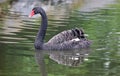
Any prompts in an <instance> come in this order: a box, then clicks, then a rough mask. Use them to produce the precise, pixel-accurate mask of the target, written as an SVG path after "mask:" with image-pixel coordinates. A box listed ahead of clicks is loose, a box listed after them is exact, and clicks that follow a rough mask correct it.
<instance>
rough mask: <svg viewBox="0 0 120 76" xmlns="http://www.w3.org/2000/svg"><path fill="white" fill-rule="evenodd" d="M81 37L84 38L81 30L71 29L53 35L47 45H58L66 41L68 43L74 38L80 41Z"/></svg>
mask: <svg viewBox="0 0 120 76" xmlns="http://www.w3.org/2000/svg"><path fill="white" fill-rule="evenodd" d="M83 37H84V33H83V30H82V29H72V30H66V31H63V32H61V33H59V34H57V35H55V36H54V37H52V38H51V39H50V40H49V41H48V42H47V43H50V44H60V43H63V42H67V41H70V40H72V39H75V38H79V39H80V38H83Z"/></svg>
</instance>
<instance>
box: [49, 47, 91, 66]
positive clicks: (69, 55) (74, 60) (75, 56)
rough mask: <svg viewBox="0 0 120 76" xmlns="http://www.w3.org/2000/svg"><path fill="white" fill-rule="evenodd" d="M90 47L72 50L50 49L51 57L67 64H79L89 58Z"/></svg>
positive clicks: (59, 62)
mask: <svg viewBox="0 0 120 76" xmlns="http://www.w3.org/2000/svg"><path fill="white" fill-rule="evenodd" d="M89 53H90V49H88V48H86V49H81V50H70V51H50V53H49V57H50V59H52V60H54V61H55V62H57V63H58V64H63V65H67V66H74V67H75V66H79V65H80V64H81V63H83V61H84V60H85V59H87V56H88V54H89Z"/></svg>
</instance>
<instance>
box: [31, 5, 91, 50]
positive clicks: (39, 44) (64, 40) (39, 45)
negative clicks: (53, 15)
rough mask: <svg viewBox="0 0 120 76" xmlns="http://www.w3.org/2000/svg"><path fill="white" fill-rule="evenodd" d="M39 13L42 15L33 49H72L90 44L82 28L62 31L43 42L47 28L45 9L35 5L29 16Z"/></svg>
mask: <svg viewBox="0 0 120 76" xmlns="http://www.w3.org/2000/svg"><path fill="white" fill-rule="evenodd" d="M38 13H40V15H41V17H42V23H41V27H40V29H39V31H38V34H37V37H36V39H35V43H34V46H35V49H37V50H73V49H81V48H87V47H89V46H90V41H88V40H87V39H86V38H85V36H84V32H83V30H82V29H77V28H76V29H72V30H67V31H63V32H61V33H59V34H57V35H55V36H54V37H52V38H51V39H50V40H49V41H48V42H47V43H44V37H45V34H46V29H47V25H48V24H47V16H46V13H45V11H44V10H43V9H42V8H40V7H35V8H33V10H32V13H31V15H30V16H33V15H34V14H38Z"/></svg>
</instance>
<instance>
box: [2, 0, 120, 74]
mask: <svg viewBox="0 0 120 76" xmlns="http://www.w3.org/2000/svg"><path fill="white" fill-rule="evenodd" d="M1 2H2V1H1ZM1 2H0V3H1ZM4 3H5V2H4ZM8 4H9V3H8ZM3 5H4V4H3ZM34 6H41V7H42V8H44V10H45V11H46V13H47V16H48V24H49V25H48V28H47V33H46V37H45V42H47V41H48V40H49V39H50V38H52V37H53V36H54V35H56V34H58V33H59V32H62V31H63V30H68V29H73V28H83V29H84V31H85V34H86V36H87V38H88V39H89V40H91V41H92V45H91V47H90V48H89V49H88V48H87V49H83V50H80V51H79V50H75V51H45V52H42V53H41V52H35V49H34V46H33V45H34V39H35V36H36V33H37V31H38V28H39V26H40V23H41V20H40V16H39V15H37V16H34V17H33V18H29V17H28V15H29V13H30V11H31V9H32V8H33V7H34ZM1 8H2V9H1ZM4 8H5V9H4ZM1 11H2V13H1ZM3 12H4V13H3ZM119 29H120V0H104V1H100V0H74V1H73V0H45V1H44V0H34V1H33V0H15V1H13V2H11V3H10V5H7V6H6V7H5V6H4V7H2V6H0V76H42V74H44V73H46V72H47V73H46V74H45V75H44V76H46V75H48V76H120V30H119ZM37 54H38V55H39V56H40V57H41V56H42V55H44V58H42V57H41V60H42V61H43V60H44V62H42V61H41V62H39V61H38V62H39V63H41V64H42V65H38V63H37V60H36V57H35V55H37ZM39 56H37V57H39ZM40 67H41V68H43V69H41V68H40Z"/></svg>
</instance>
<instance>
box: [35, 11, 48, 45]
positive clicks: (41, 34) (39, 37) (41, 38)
mask: <svg viewBox="0 0 120 76" xmlns="http://www.w3.org/2000/svg"><path fill="white" fill-rule="evenodd" d="M40 14H41V17H42V21H41V27H40V28H39V31H38V34H37V37H36V40H35V42H37V43H40V44H43V42H44V37H45V34H46V29H47V25H48V24H47V16H46V13H45V11H42V12H41V13H40Z"/></svg>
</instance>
